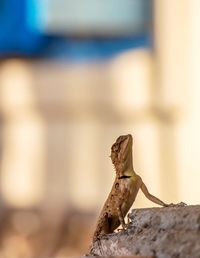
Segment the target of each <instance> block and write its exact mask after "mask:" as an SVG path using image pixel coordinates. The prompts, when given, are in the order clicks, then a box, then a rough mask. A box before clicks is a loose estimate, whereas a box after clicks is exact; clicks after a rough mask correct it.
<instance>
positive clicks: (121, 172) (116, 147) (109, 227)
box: [93, 134, 184, 242]
mask: <svg viewBox="0 0 200 258" xmlns="http://www.w3.org/2000/svg"><path fill="white" fill-rule="evenodd" d="M132 145H133V139H132V136H131V135H130V134H128V135H122V136H119V137H118V138H117V140H116V142H115V143H114V144H113V145H112V147H111V156H110V157H111V160H112V163H113V164H114V167H115V170H116V178H115V181H114V184H113V186H112V190H111V192H110V194H109V196H108V198H107V200H106V202H105V204H104V206H103V209H102V211H101V213H100V216H99V219H98V222H97V226H96V230H95V232H94V235H93V242H95V241H96V240H98V239H99V238H100V236H102V235H104V234H109V233H112V232H113V231H114V230H115V229H116V228H118V227H119V226H120V225H121V226H122V228H123V229H125V228H126V224H125V221H124V217H125V216H126V214H127V212H128V211H129V209H130V208H131V206H132V204H133V202H134V201H135V198H136V196H137V193H138V191H139V189H141V190H142V192H143V193H144V195H145V196H146V197H147V198H148V199H149V200H150V201H152V202H154V203H156V204H159V205H161V206H165V207H167V206H175V205H174V204H166V203H164V202H163V201H161V200H160V199H158V198H157V197H155V196H153V195H152V194H150V193H149V191H148V189H147V187H146V185H145V184H144V183H143V181H142V179H141V177H140V176H139V175H137V174H136V173H135V171H134V169H133V162H132ZM177 205H184V204H183V203H180V204H177Z"/></svg>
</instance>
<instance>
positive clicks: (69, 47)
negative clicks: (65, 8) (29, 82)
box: [0, 0, 151, 62]
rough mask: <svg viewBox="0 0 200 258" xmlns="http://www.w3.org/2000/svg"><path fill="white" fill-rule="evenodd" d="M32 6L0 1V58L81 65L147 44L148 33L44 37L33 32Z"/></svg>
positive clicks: (27, 0)
mask: <svg viewBox="0 0 200 258" xmlns="http://www.w3.org/2000/svg"><path fill="white" fill-rule="evenodd" d="M41 1H44V0H41ZM35 3H36V2H35V0H0V57H8V56H25V57H45V58H58V59H62V60H67V61H70V62H71V61H78V62H80V61H84V62H85V61H90V60H94V59H95V60H96V59H104V58H109V57H112V56H113V55H115V54H117V53H119V52H122V51H124V50H127V49H133V48H137V47H149V46H150V45H151V44H150V36H149V34H148V31H145V32H144V31H143V32H142V33H141V34H138V35H137V36H136V35H134V36H131V35H129V36H127V37H125V36H124V37H119V36H118V37H113V38H112V37H98V38H97V37H93V36H92V35H90V36H89V37H84V38H80V37H79V39H78V38H75V37H72V36H69V35H59V36H58V35H53V34H52V35H50V34H49V35H46V34H45V31H42V30H40V29H39V28H38V29H36V27H37V26H38V22H39V21H38V20H37V14H38V13H40V10H37V6H36V5H35ZM66 15H67V13H66ZM31 22H32V23H34V22H35V23H37V26H34V24H31ZM77 36H79V35H77Z"/></svg>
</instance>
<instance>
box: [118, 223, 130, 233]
mask: <svg viewBox="0 0 200 258" xmlns="http://www.w3.org/2000/svg"><path fill="white" fill-rule="evenodd" d="M127 228H128V224H125V225H123V226H122V228H118V229H117V231H118V232H119V231H123V230H126V229H127Z"/></svg>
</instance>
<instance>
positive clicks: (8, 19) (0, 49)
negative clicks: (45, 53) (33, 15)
mask: <svg viewBox="0 0 200 258" xmlns="http://www.w3.org/2000/svg"><path fill="white" fill-rule="evenodd" d="M26 4H27V2H26V0H1V1H0V56H1V57H2V56H13V55H14V56H16V55H17V56H18V55H28V56H34V55H36V54H40V53H41V52H42V50H43V49H44V47H45V46H46V45H47V44H48V42H49V39H48V37H44V36H43V35H41V34H40V33H39V32H36V31H32V30H30V28H29V27H28V26H27V22H26Z"/></svg>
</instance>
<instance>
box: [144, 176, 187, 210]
mask: <svg viewBox="0 0 200 258" xmlns="http://www.w3.org/2000/svg"><path fill="white" fill-rule="evenodd" d="M140 188H141V190H142V192H143V193H144V195H145V196H146V197H147V198H148V199H149V200H150V201H152V202H154V203H156V204H158V205H161V206H164V207H175V206H179V207H180V206H185V205H187V204H186V203H184V202H180V203H177V204H173V203H170V204H167V203H165V202H163V201H161V200H160V199H158V198H157V197H155V196H154V195H152V194H150V193H149V191H148V189H147V187H146V185H145V184H144V183H143V182H142V181H141V186H140Z"/></svg>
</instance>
